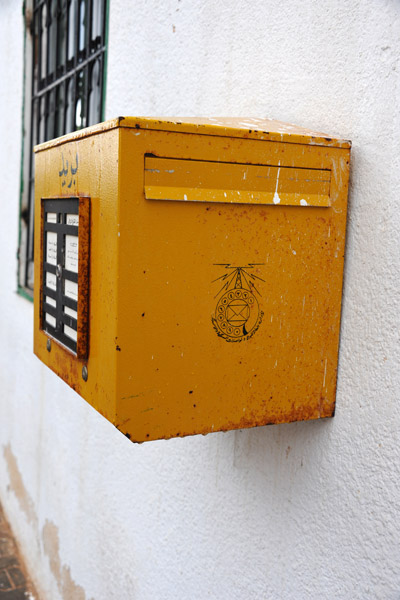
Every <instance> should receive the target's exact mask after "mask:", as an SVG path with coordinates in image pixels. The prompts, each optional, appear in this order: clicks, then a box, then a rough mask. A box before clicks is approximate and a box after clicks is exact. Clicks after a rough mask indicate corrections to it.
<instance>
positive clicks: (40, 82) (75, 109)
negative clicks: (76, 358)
mask: <svg viewBox="0 0 400 600" xmlns="http://www.w3.org/2000/svg"><path fill="white" fill-rule="evenodd" d="M106 3H107V0H34V2H33V14H32V21H31V35H32V49H33V50H32V65H31V71H32V85H31V101H30V112H31V120H30V123H31V126H30V132H29V152H30V155H31V156H30V163H29V186H28V211H27V215H28V219H29V224H28V239H27V244H26V262H25V274H24V281H25V286H26V289H27V290H28V291H29V290H31V291H32V290H33V237H34V236H33V223H34V162H33V152H32V149H33V146H34V145H35V144H38V143H42V142H45V141H47V140H49V139H52V138H53V137H58V136H60V135H64V134H65V133H69V132H71V131H74V130H76V129H80V128H82V127H86V126H87V125H93V124H95V123H98V122H99V121H100V120H101V115H102V106H101V102H102V98H103V85H104V73H103V70H104V54H105V42H106V13H107V11H106ZM97 65H98V66H99V68H100V72H99V73H98V75H97V77H95V76H94V74H96V73H97V71H96V68H97ZM92 94H94V96H93V97H92V101H91V96H92ZM93 98H95V100H93ZM96 99H97V101H96Z"/></svg>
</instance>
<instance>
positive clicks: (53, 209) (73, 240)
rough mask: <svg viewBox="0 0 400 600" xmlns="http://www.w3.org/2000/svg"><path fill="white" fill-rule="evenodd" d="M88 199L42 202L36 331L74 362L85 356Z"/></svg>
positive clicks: (86, 344) (61, 199)
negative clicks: (38, 328) (73, 356)
mask: <svg viewBox="0 0 400 600" xmlns="http://www.w3.org/2000/svg"><path fill="white" fill-rule="evenodd" d="M89 220H90V200H89V198H87V197H71V198H66V197H62V198H42V244H43V245H42V262H43V268H42V269H41V277H42V281H41V290H42V294H41V310H40V318H41V329H42V330H43V331H44V332H45V333H46V334H48V335H49V336H51V337H52V338H53V339H54V340H55V341H57V342H59V343H60V344H62V345H63V346H64V347H66V348H68V350H70V351H71V352H73V353H74V354H76V356H77V357H78V358H87V356H88V339H89V336H88V323H89V319H88V316H89V315H88V306H89V302H88V301H89V298H88V295H89Z"/></svg>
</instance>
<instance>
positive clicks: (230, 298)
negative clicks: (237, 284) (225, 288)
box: [216, 288, 259, 340]
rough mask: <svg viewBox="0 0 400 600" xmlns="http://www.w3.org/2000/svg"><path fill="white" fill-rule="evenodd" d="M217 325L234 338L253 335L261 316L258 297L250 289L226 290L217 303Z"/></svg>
mask: <svg viewBox="0 0 400 600" xmlns="http://www.w3.org/2000/svg"><path fill="white" fill-rule="evenodd" d="M216 315H217V319H216V321H217V327H218V330H219V332H220V333H221V334H222V335H223V336H226V335H227V336H229V337H231V338H232V339H233V340H239V339H240V338H242V337H244V336H247V335H251V332H252V330H253V329H254V327H256V325H257V323H258V317H259V306H258V302H257V299H256V298H255V297H254V296H253V294H251V293H250V292H249V291H248V290H244V289H241V288H239V289H235V291H234V292H231V291H229V292H225V294H224V295H223V296H221V298H220V299H219V301H218V304H217V310H216Z"/></svg>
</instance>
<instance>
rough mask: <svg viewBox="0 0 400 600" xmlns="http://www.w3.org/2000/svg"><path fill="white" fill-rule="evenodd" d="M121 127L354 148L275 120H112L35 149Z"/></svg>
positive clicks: (244, 118)
mask: <svg viewBox="0 0 400 600" xmlns="http://www.w3.org/2000/svg"><path fill="white" fill-rule="evenodd" d="M118 127H124V128H130V129H147V130H153V131H170V132H173V131H174V132H178V133H196V134H199V135H212V136H224V137H229V138H247V139H257V140H264V141H268V140H270V141H272V142H286V143H289V144H307V145H308V144H311V145H314V146H327V147H330V148H351V141H350V140H346V139H342V138H340V137H339V136H335V135H328V134H326V133H322V132H320V131H312V130H311V129H306V128H305V127H299V126H298V125H292V124H290V123H284V122H283V121H276V120H274V119H258V118H253V117H242V118H234V117H216V118H211V117H210V118H205V117H179V118H175V117H117V118H116V119H110V120H108V121H105V122H104V123H99V124H98V125H93V126H92V127H87V128H85V129H81V130H79V131H75V132H73V133H69V134H67V135H65V136H61V137H59V138H55V139H54V140H50V141H48V142H45V143H43V144H40V145H38V146H35V152H41V151H43V150H46V149H48V148H51V147H53V146H57V145H59V144H62V143H65V141H71V140H77V139H82V138H85V137H87V136H91V135H98V134H101V133H104V132H105V131H108V130H110V129H115V128H118Z"/></svg>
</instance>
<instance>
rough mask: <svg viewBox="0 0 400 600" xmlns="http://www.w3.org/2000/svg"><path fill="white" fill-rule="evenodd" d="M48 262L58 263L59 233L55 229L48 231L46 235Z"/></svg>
mask: <svg viewBox="0 0 400 600" xmlns="http://www.w3.org/2000/svg"><path fill="white" fill-rule="evenodd" d="M67 237H68V236H67ZM46 262H48V263H49V264H50V265H56V264H57V234H56V233H54V232H53V231H48V232H47V236H46Z"/></svg>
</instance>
